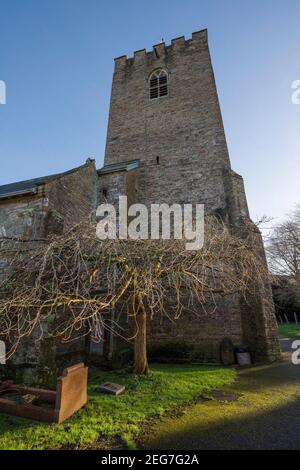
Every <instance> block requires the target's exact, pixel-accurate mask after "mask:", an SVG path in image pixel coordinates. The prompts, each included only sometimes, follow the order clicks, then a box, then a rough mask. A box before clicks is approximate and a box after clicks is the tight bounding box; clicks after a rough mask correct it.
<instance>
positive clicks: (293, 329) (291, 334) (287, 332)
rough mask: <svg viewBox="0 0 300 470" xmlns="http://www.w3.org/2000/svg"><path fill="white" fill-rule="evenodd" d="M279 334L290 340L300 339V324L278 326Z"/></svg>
mask: <svg viewBox="0 0 300 470" xmlns="http://www.w3.org/2000/svg"><path fill="white" fill-rule="evenodd" d="M278 331H279V334H280V335H282V336H286V337H288V338H300V324H298V325H296V324H295V323H291V324H284V323H281V324H280V325H279V326H278Z"/></svg>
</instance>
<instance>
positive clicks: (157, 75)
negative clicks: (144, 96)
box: [150, 70, 168, 100]
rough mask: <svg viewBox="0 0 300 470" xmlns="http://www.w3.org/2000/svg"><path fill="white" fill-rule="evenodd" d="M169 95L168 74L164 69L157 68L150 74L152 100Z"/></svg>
mask: <svg viewBox="0 0 300 470" xmlns="http://www.w3.org/2000/svg"><path fill="white" fill-rule="evenodd" d="M167 95H168V75H167V74H166V72H165V71H164V70H156V71H155V72H153V73H152V75H151V76H150V100H153V99H155V98H160V97H161V96H167Z"/></svg>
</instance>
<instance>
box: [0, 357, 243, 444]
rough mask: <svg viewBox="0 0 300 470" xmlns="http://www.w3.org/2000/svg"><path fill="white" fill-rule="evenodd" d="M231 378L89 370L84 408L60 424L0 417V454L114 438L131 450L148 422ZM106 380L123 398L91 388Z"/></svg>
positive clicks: (190, 369)
mask: <svg viewBox="0 0 300 470" xmlns="http://www.w3.org/2000/svg"><path fill="white" fill-rule="evenodd" d="M234 377H235V372H234V371H233V370H231V369H224V368H221V367H204V366H191V365H182V366H180V365H155V366H154V365H153V366H152V369H151V373H150V374H149V375H147V376H135V375H132V374H130V373H127V372H125V371H113V372H102V371H99V370H96V369H94V370H92V371H91V372H90V380H89V403H88V405H87V406H86V407H85V408H84V409H82V410H80V411H79V412H78V413H77V414H76V415H75V416H73V417H72V418H71V419H69V420H68V421H66V422H64V423H62V424H52V425H47V424H39V423H33V422H30V421H27V420H23V419H21V418H13V417H9V416H4V415H0V449H56V448H66V447H69V446H73V447H75V448H76V447H80V446H83V445H86V444H88V443H89V442H92V441H93V440H96V439H97V438H99V437H108V438H111V437H119V438H121V439H122V440H123V441H124V442H126V444H127V445H128V446H129V447H130V448H134V435H135V433H136V432H137V431H138V429H139V425H140V424H141V423H142V422H144V421H145V420H146V419H147V418H150V417H155V416H161V415H162V414H163V413H164V412H166V411H168V410H170V409H172V408H175V407H177V406H179V405H183V404H186V403H188V402H190V401H191V400H192V399H193V398H194V397H195V396H197V395H200V394H205V393H207V392H210V391H211V390H214V389H218V388H220V387H222V386H224V385H226V384H228V383H230V382H231V381H232V380H234ZM105 381H110V382H117V383H119V384H124V385H125V386H126V391H125V393H124V394H122V395H120V396H118V397H114V396H107V395H101V394H98V393H96V392H95V387H96V386H97V385H99V384H101V383H103V382H105Z"/></svg>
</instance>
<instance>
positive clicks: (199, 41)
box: [98, 30, 279, 361]
mask: <svg viewBox="0 0 300 470" xmlns="http://www.w3.org/2000/svg"><path fill="white" fill-rule="evenodd" d="M98 174H99V198H98V200H99V203H101V202H103V201H104V200H105V201H108V202H113V203H114V202H117V201H118V196H119V195H127V196H128V198H129V203H132V202H138V203H143V204H146V205H150V204H151V203H154V204H162V203H166V204H174V203H176V204H187V203H191V204H204V206H205V213H206V214H215V215H216V216H218V217H221V218H222V220H223V221H224V222H225V223H226V224H227V225H228V227H231V228H232V229H233V230H235V231H236V230H240V232H241V236H244V235H245V233H246V234H247V233H248V234H249V232H251V233H252V232H253V237H254V239H255V246H257V249H258V250H259V251H260V253H261V255H262V256H264V249H263V244H262V240H261V237H260V233H259V231H258V230H257V228H256V226H255V225H254V224H253V223H252V222H251V220H250V217H249V212H248V206H247V200H246V195H245V190H244V183H243V179H242V177H241V176H240V175H238V174H236V173H235V172H234V171H233V170H232V169H231V165H230V159H229V154H228V149H227V144H226V138H225V132H224V127H223V122H222V116H221V111H220V105H219V100H218V94H217V89H216V84H215V79H214V73H213V68H212V63H211V58H210V53H209V48H208V41H207V30H202V31H198V32H195V33H193V34H192V38H191V39H187V40H186V39H185V38H184V37H179V38H176V39H173V40H172V42H171V45H165V43H164V42H161V43H159V44H157V45H155V46H153V50H152V51H151V52H147V51H146V50H145V49H142V50H138V51H136V52H135V53H134V56H133V57H132V58H127V56H121V57H118V58H116V59H115V71H114V76H113V84H112V93H111V102H110V113H109V124H108V133H107V144H106V151H105V161H104V167H103V168H102V169H101V170H99V171H98ZM149 327H150V332H149V343H150V347H151V348H152V350H153V351H155V350H156V351H159V350H164V351H166V348H167V349H168V348H169V349H168V350H169V351H172V358H173V359H174V357H175V356H176V354H177V353H178V351H183V350H185V346H184V347H183V349H182V345H183V344H184V345H187V344H188V345H189V347H190V349H192V350H193V351H194V353H193V354H194V355H193V357H194V358H195V359H196V358H197V359H203V360H209V361H215V360H218V357H219V349H220V344H221V342H222V340H223V339H224V338H230V339H231V340H232V342H233V343H234V344H247V345H249V346H250V349H251V351H252V353H253V357H254V358H255V359H256V360H260V359H266V358H272V357H275V356H276V355H277V353H278V350H279V346H278V338H277V327H276V320H275V316H274V308H273V303H272V295H271V290H270V286H269V285H264V286H258V288H257V296H256V295H255V298H252V299H251V300H249V301H248V302H243V301H242V300H241V299H239V298H237V297H233V298H230V299H228V298H227V299H220V301H219V304H218V305H217V307H216V309H215V311H214V313H213V314H212V315H208V316H203V317H201V315H200V316H199V317H198V318H197V320H196V321H195V318H188V316H187V315H185V316H184V318H183V319H180V320H178V321H176V322H170V321H169V320H168V319H164V320H163V322H157V321H156V320H155V319H154V320H153V321H151V322H149ZM176 348H177V349H176ZM176 350H177V353H176ZM178 354H179V355H180V354H181V353H178Z"/></svg>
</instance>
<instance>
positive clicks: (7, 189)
mask: <svg viewBox="0 0 300 470" xmlns="http://www.w3.org/2000/svg"><path fill="white" fill-rule="evenodd" d="M85 165H86V163H85V164H84V165H81V166H79V167H77V168H73V169H72V170H68V171H65V172H63V173H56V174H54V175H48V176H41V177H40V178H34V179H31V180H25V181H18V182H16V183H10V184H4V185H3V186H0V199H5V198H8V197H15V196H23V195H26V194H37V192H38V186H40V185H41V184H45V183H48V182H49V181H52V180H55V179H57V178H60V177H61V176H66V175H68V174H70V173H73V172H74V171H77V170H78V169H79V168H82V167H83V166H85Z"/></svg>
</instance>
